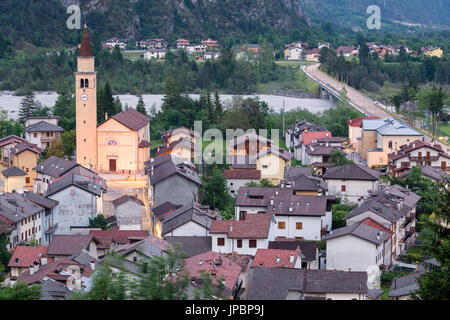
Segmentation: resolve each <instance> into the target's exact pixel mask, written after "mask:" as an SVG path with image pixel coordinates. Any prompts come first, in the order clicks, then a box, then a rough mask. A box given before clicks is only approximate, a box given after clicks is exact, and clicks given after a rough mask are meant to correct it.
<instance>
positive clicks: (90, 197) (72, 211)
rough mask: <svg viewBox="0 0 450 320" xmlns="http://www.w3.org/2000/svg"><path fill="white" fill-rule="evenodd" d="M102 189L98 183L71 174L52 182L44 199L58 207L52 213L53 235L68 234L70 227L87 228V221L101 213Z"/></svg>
mask: <svg viewBox="0 0 450 320" xmlns="http://www.w3.org/2000/svg"><path fill="white" fill-rule="evenodd" d="M102 192H103V191H102V188H101V185H100V184H99V183H98V182H95V181H92V180H91V179H89V178H86V177H83V176H80V175H78V174H75V173H72V174H69V175H66V176H64V177H61V178H60V179H59V180H56V181H54V182H53V183H51V184H50V186H49V187H48V190H47V193H46V195H45V196H46V197H48V198H50V199H52V200H56V201H58V202H59V205H58V206H57V207H56V208H55V209H54V211H53V222H54V225H56V230H55V234H70V233H71V231H70V229H71V227H81V226H89V219H93V218H95V217H96V216H97V214H100V213H102V210H101V206H98V203H99V202H101V197H102Z"/></svg>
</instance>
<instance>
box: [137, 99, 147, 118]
mask: <svg viewBox="0 0 450 320" xmlns="http://www.w3.org/2000/svg"><path fill="white" fill-rule="evenodd" d="M136 111H139V112H140V113H142V114H143V115H147V110H145V103H144V99H143V98H142V95H138V103H137V106H136Z"/></svg>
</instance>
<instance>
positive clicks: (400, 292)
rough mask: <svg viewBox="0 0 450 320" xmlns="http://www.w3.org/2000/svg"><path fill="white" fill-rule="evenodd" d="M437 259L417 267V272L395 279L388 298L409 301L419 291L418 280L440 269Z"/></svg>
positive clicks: (426, 261)
mask: <svg viewBox="0 0 450 320" xmlns="http://www.w3.org/2000/svg"><path fill="white" fill-rule="evenodd" d="M440 267H441V264H440V263H439V262H438V261H437V260H436V259H434V258H433V259H428V260H425V261H424V262H421V263H419V264H418V265H417V267H416V271H415V272H413V273H410V274H408V275H406V276H403V277H397V278H394V280H392V282H391V287H390V289H389V293H388V297H390V298H392V299H394V300H408V299H410V297H411V295H412V294H413V293H415V292H416V290H417V289H419V284H418V282H417V279H418V278H419V277H420V276H422V275H423V274H424V273H425V272H427V271H428V270H430V269H438V270H439V269H440Z"/></svg>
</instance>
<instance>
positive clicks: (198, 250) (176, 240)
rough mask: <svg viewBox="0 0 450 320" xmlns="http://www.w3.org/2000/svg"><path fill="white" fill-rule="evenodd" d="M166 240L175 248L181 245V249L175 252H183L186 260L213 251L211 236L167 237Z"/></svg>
mask: <svg viewBox="0 0 450 320" xmlns="http://www.w3.org/2000/svg"><path fill="white" fill-rule="evenodd" d="M164 240H166V241H167V242H169V243H170V244H172V245H173V246H174V247H176V246H177V245H179V246H180V248H179V249H175V252H181V253H182V254H183V255H185V256H186V258H190V257H193V256H196V255H199V254H202V253H205V252H209V251H211V250H212V237H211V236H206V237H203V236H175V237H172V236H165V237H164ZM177 250H178V251H177Z"/></svg>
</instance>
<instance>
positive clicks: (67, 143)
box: [61, 130, 76, 157]
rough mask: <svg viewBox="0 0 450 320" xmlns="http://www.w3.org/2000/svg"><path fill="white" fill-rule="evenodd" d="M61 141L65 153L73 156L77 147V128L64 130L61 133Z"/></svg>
mask: <svg viewBox="0 0 450 320" xmlns="http://www.w3.org/2000/svg"><path fill="white" fill-rule="evenodd" d="M61 142H62V148H63V151H64V154H65V155H66V156H68V157H72V156H73V154H74V152H75V148H76V132H75V130H69V131H66V132H63V133H62V135H61Z"/></svg>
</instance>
